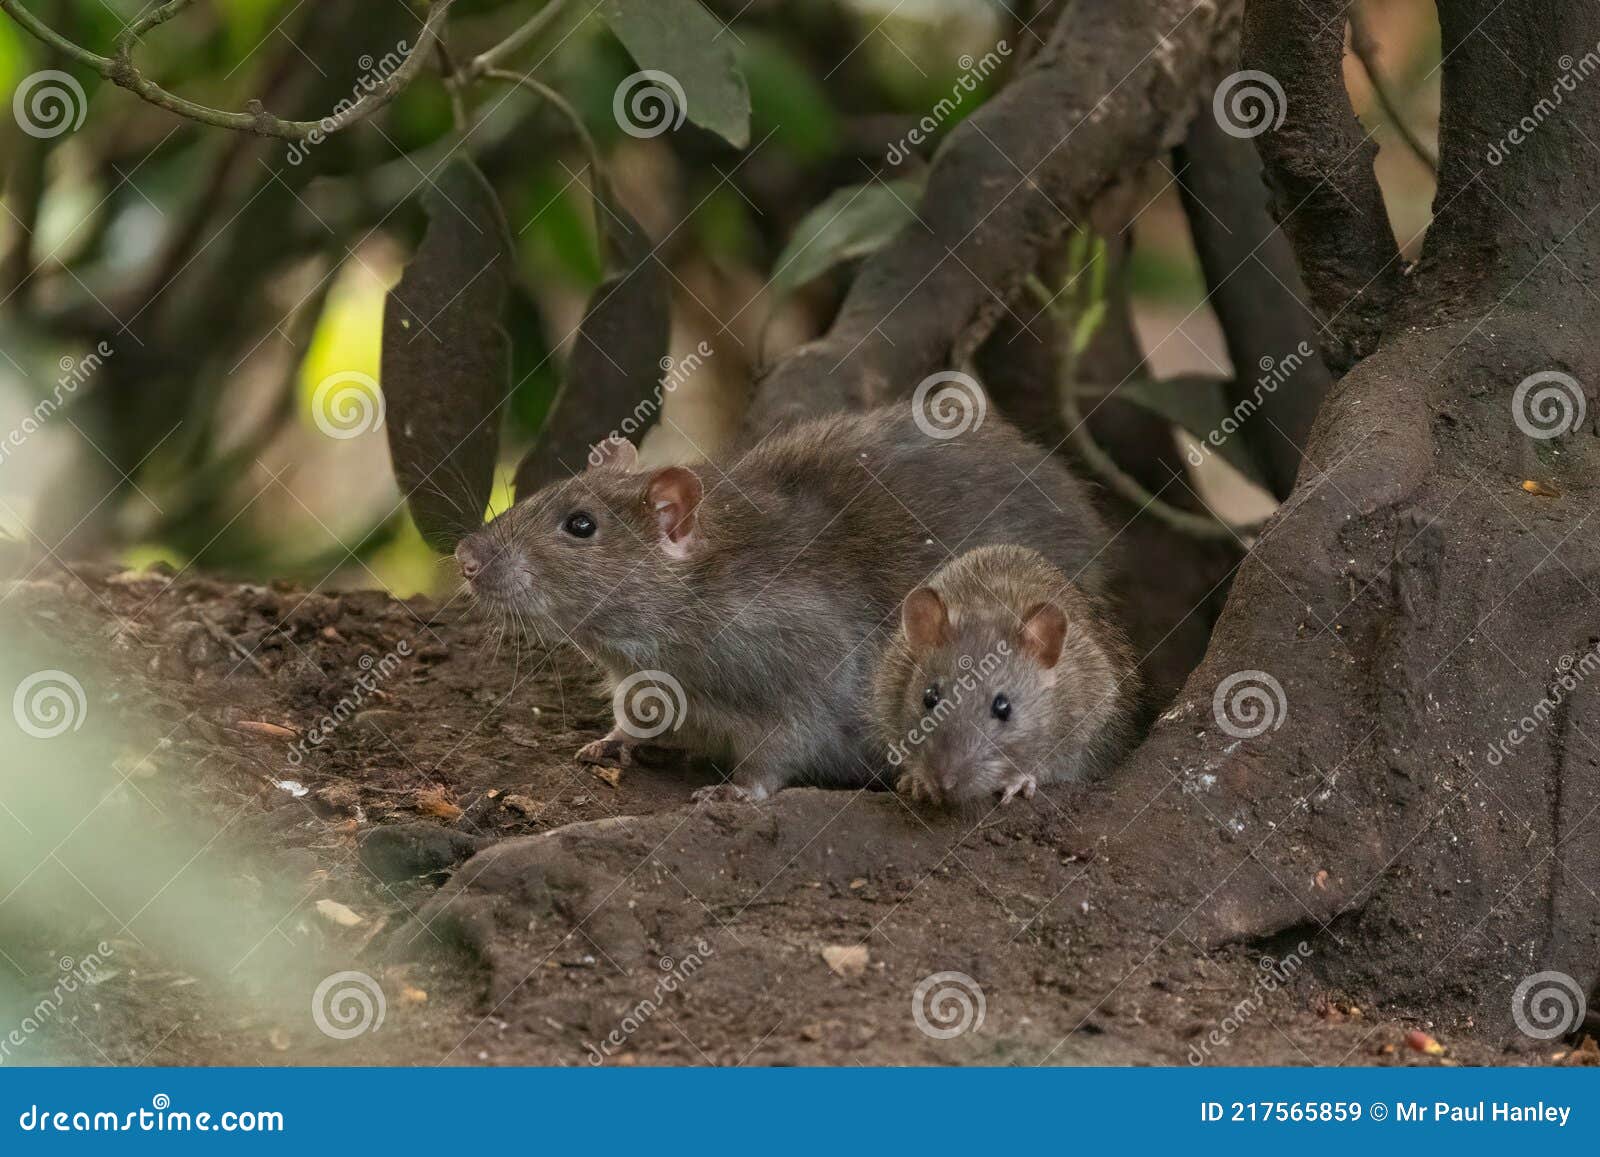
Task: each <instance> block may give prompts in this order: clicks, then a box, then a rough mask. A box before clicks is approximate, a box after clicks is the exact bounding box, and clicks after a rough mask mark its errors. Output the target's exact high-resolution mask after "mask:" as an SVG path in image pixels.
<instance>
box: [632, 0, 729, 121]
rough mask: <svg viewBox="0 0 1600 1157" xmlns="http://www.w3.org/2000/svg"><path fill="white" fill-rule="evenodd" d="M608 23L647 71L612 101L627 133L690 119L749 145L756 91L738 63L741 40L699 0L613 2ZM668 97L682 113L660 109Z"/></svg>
mask: <svg viewBox="0 0 1600 1157" xmlns="http://www.w3.org/2000/svg"><path fill="white" fill-rule="evenodd" d="M605 18H606V22H607V23H608V24H610V25H611V31H612V32H614V33H615V34H616V37H617V39H618V40H620V41H622V46H623V47H624V48H626V49H627V50H628V54H629V55H630V56H632V57H633V59H634V61H635V63H637V64H638V65H639V67H640V68H641V69H643V70H644V71H643V72H642V73H635V74H634V75H633V76H631V77H629V78H628V79H627V80H625V81H623V83H622V85H621V86H620V87H618V89H617V91H616V95H615V97H614V99H613V104H612V108H613V111H614V112H615V114H616V116H617V119H618V122H619V123H620V124H621V125H622V127H623V130H624V131H626V132H630V133H632V135H635V136H647V137H652V136H658V135H659V134H660V133H662V132H663V131H665V129H666V128H668V127H672V128H676V127H677V125H678V123H680V122H681V121H682V120H683V118H684V117H685V116H687V117H688V118H689V119H690V120H691V121H693V122H694V123H695V124H697V125H699V126H700V127H701V128H703V129H708V130H709V131H711V132H714V133H716V134H717V135H718V136H719V137H721V138H722V139H723V140H725V141H727V142H728V143H729V144H730V145H733V146H734V147H735V148H740V149H742V148H744V147H745V146H746V145H747V144H749V143H750V91H749V89H748V88H747V87H746V86H745V81H744V74H743V73H741V72H740V71H739V67H738V64H737V63H736V62H735V60H734V55H733V45H734V44H735V43H736V42H735V41H734V38H733V34H732V33H731V32H729V31H727V30H726V29H725V28H724V27H723V24H722V22H721V21H720V20H718V19H717V18H716V17H715V16H712V15H711V14H710V13H709V12H707V11H706V10H705V9H704V8H703V7H701V5H700V3H699V0H606V5H605ZM652 74H654V75H652ZM664 92H665V93H670V94H671V98H672V101H673V103H674V104H675V105H676V109H675V111H668V110H666V109H664V108H663V107H662V106H661V103H660V100H659V98H660V97H661V95H662V94H663V93H664Z"/></svg>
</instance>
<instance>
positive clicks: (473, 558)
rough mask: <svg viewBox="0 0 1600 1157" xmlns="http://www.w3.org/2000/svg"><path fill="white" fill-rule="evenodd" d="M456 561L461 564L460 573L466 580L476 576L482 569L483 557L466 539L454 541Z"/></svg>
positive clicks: (469, 580)
mask: <svg viewBox="0 0 1600 1157" xmlns="http://www.w3.org/2000/svg"><path fill="white" fill-rule="evenodd" d="M456 561H457V562H458V563H460V564H461V575H462V577H463V578H465V579H466V580H467V581H468V582H471V581H472V580H473V579H475V578H477V577H478V574H479V572H481V571H482V570H483V559H482V558H481V557H479V555H478V553H477V552H476V551H475V550H473V549H472V547H471V546H470V545H468V543H467V540H466V539H462V540H461V541H460V542H458V543H456Z"/></svg>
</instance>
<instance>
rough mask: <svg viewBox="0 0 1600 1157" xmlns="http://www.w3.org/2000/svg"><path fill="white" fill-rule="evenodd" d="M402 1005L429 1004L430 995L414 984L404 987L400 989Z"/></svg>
mask: <svg viewBox="0 0 1600 1157" xmlns="http://www.w3.org/2000/svg"><path fill="white" fill-rule="evenodd" d="M400 1003H401V1004H427V1003H428V994H427V993H426V992H424V991H423V990H422V989H420V988H418V987H417V986H416V985H414V984H406V985H402V986H401V988H400Z"/></svg>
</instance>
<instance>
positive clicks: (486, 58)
mask: <svg viewBox="0 0 1600 1157" xmlns="http://www.w3.org/2000/svg"><path fill="white" fill-rule="evenodd" d="M565 3H566V0H550V2H549V3H548V4H546V5H545V6H544V7H543V8H541V9H539V11H537V12H535V13H534V14H533V15H532V16H530V17H529V18H528V20H527V21H526V22H525V23H523V24H522V26H521V27H519V28H518V29H517V30H516V31H515V32H513V33H512V34H511V35H510V36H508V37H506V38H505V39H504V40H502V41H501V42H500V43H499V44H496V45H495V46H494V47H492V48H489V49H486V50H485V51H483V52H480V53H478V55H477V56H475V57H473V58H472V60H471V61H470V62H469V63H468V64H467V67H466V68H465V69H463V70H462V77H463V80H465V81H472V80H475V79H477V78H478V77H480V76H488V75H489V74H490V73H491V72H493V71H494V70H495V69H496V68H497V67H499V64H500V62H501V61H503V60H504V59H505V58H506V57H508V56H510V55H512V54H513V53H515V52H516V51H517V50H518V49H519V48H521V47H522V46H523V45H525V44H527V43H528V42H529V41H531V40H533V38H534V37H536V36H538V35H539V33H541V32H543V31H544V30H545V29H546V28H547V27H549V26H550V24H551V23H552V22H553V21H554V20H555V18H556V17H557V16H559V15H560V14H561V8H562V6H563V5H564V4H565Z"/></svg>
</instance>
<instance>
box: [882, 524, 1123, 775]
mask: <svg viewBox="0 0 1600 1157" xmlns="http://www.w3.org/2000/svg"><path fill="white" fill-rule="evenodd" d="M919 606H920V608H921V609H920V610H919V609H918V607H919ZM904 607H905V609H904V611H903V621H902V624H901V627H900V630H898V631H897V632H896V633H895V636H894V638H893V639H892V640H891V641H890V643H889V645H888V646H887V647H886V648H885V649H884V652H883V657H882V659H881V661H880V663H879V667H878V671H877V675H876V677H875V679H874V687H873V694H874V703H875V714H876V717H877V719H878V722H879V728H880V729H879V738H880V742H881V744H882V745H883V747H884V749H885V750H886V751H887V752H889V755H888V762H889V764H890V765H891V766H893V767H895V768H897V769H898V771H899V773H900V775H901V781H900V784H899V785H898V786H899V787H900V788H901V789H902V790H904V791H907V792H908V793H909V794H911V795H913V796H914V797H916V798H927V799H931V800H933V801H934V802H936V803H947V804H951V805H960V804H966V803H974V802H977V801H980V800H985V799H992V798H993V797H994V796H995V795H997V794H998V795H1000V796H1001V799H1002V802H1006V801H1009V800H1010V799H1011V798H1012V797H1013V796H1014V795H1016V794H1018V793H1021V794H1023V795H1026V796H1029V797H1031V796H1032V795H1033V791H1034V788H1035V787H1036V786H1037V785H1038V784H1043V783H1054V782H1059V781H1064V780H1076V779H1082V778H1084V777H1085V776H1087V775H1089V774H1091V773H1093V772H1095V771H1097V770H1100V769H1103V768H1105V767H1106V766H1108V765H1109V764H1110V763H1111V762H1113V761H1114V760H1116V759H1117V758H1118V757H1119V756H1120V754H1121V753H1122V750H1123V747H1124V744H1125V743H1126V740H1127V736H1128V718H1129V714H1130V709H1131V707H1132V705H1133V702H1134V699H1135V696H1136V692H1137V676H1136V675H1135V667H1134V663H1133V657H1132V655H1131V654H1130V653H1129V650H1128V647H1127V644H1126V643H1125V642H1124V640H1123V638H1122V635H1121V633H1120V632H1119V631H1118V630H1117V628H1116V626H1115V625H1114V624H1113V623H1112V621H1111V619H1110V617H1109V616H1108V615H1107V614H1106V613H1105V609H1104V607H1103V606H1102V604H1101V602H1100V600H1099V599H1097V598H1096V597H1094V596H1093V595H1090V594H1088V593H1087V592H1085V591H1084V590H1083V589H1081V588H1080V587H1079V586H1078V585H1077V584H1075V583H1073V582H1071V581H1070V580H1069V579H1068V577H1067V576H1066V575H1065V574H1063V573H1062V572H1061V571H1060V570H1059V569H1057V568H1056V567H1054V566H1052V565H1051V564H1050V563H1049V562H1047V561H1046V560H1045V559H1044V557H1042V556H1041V555H1040V554H1038V553H1037V552H1036V551H1033V550H1029V549H1027V548H1025V547H1020V546H986V547H980V548H979V549H977V550H971V551H968V552H966V553H965V554H963V555H961V556H960V557H959V558H957V559H955V560H953V561H952V562H950V563H949V564H948V565H947V566H945V567H943V568H942V569H941V570H940V571H939V572H938V573H937V574H936V575H934V576H933V578H932V579H930V580H929V582H928V584H927V586H926V588H924V589H922V590H919V591H916V592H913V593H912V595H911V596H908V599H907V601H906V603H905V604H904ZM1040 624H1043V625H1040ZM1001 696H1003V704H1002V706H1003V707H1004V712H1005V716H1006V717H1005V718H1003V719H1002V718H1000V717H998V715H997V711H996V703H997V701H998V700H997V697H1001ZM930 703H932V704H934V705H933V706H931V707H930V706H929V704H930Z"/></svg>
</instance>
